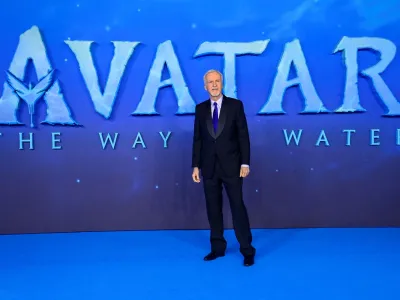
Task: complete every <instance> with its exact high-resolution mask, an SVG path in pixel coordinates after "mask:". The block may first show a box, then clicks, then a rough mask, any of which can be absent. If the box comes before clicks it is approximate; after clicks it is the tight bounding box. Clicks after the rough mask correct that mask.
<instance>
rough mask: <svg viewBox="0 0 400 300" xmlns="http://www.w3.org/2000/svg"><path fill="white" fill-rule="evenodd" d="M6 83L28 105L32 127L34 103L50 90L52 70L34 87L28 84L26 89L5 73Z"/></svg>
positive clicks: (14, 77) (20, 82)
mask: <svg viewBox="0 0 400 300" xmlns="http://www.w3.org/2000/svg"><path fill="white" fill-rule="evenodd" d="M7 83H8V85H9V86H10V88H11V89H12V90H13V91H14V93H15V94H16V95H17V96H18V97H19V98H21V99H22V100H24V101H25V102H26V104H28V109H29V114H30V116H31V127H33V115H34V114H35V103H36V102H37V101H38V100H39V99H40V98H41V97H42V96H43V95H44V94H45V93H46V92H47V91H48V90H49V89H50V87H51V86H52V85H53V83H54V70H51V71H50V72H49V73H48V74H47V75H46V76H44V77H43V78H42V79H41V80H40V81H39V82H38V83H37V84H36V85H35V86H32V84H31V83H29V86H28V87H27V86H26V85H25V84H24V83H23V82H22V81H21V80H19V79H18V78H17V77H16V76H15V75H14V74H12V73H11V72H9V71H7Z"/></svg>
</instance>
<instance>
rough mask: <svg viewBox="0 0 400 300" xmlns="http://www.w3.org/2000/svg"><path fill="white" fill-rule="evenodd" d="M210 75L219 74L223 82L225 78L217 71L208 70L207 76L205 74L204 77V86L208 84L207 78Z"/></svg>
mask: <svg viewBox="0 0 400 300" xmlns="http://www.w3.org/2000/svg"><path fill="white" fill-rule="evenodd" d="M210 73H217V74H219V76H221V82H222V81H223V80H224V76H222V73H221V72H220V71H217V70H208V71H207V72H206V74H204V77H203V80H204V84H207V80H206V78H207V75H208V74H210Z"/></svg>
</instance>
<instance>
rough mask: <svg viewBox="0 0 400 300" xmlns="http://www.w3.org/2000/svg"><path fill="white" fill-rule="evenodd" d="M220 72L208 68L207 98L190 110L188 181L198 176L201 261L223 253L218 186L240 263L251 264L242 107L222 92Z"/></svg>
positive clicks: (246, 148)
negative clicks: (206, 238)
mask: <svg viewBox="0 0 400 300" xmlns="http://www.w3.org/2000/svg"><path fill="white" fill-rule="evenodd" d="M222 80H223V78H222V74H221V73H220V72H218V71H215V70H210V71H208V72H207V73H206V74H205V75H204V88H205V89H206V90H207V92H208V93H209V95H210V99H209V100H207V101H204V102H202V103H200V104H198V105H197V106H196V114H195V121H194V134H193V158H192V167H193V174H192V178H193V181H194V182H196V183H200V170H201V175H202V177H203V181H204V183H203V185H204V193H205V198H206V207H207V216H208V221H209V224H210V229H211V232H210V241H211V252H210V253H209V254H208V255H207V256H206V257H205V258H204V260H206V261H210V260H214V259H216V258H218V257H222V256H224V255H225V250H226V240H225V239H224V222H223V215H222V185H223V186H224V187H225V190H226V193H227V195H228V198H229V204H230V207H231V211H232V220H233V227H234V230H235V235H236V238H237V240H238V242H239V244H240V252H241V253H242V255H243V256H244V265H245V266H251V265H253V264H254V255H255V249H254V248H253V246H252V245H251V242H252V235H251V231H250V224H249V218H248V215H247V210H246V207H245V205H244V203H243V196H242V185H243V178H245V177H247V176H248V175H249V172H250V169H249V168H250V167H249V164H250V139H249V132H248V128H247V120H246V116H245V113H244V108H243V103H242V102H241V101H239V100H237V99H233V98H229V97H226V96H225V95H223V94H222Z"/></svg>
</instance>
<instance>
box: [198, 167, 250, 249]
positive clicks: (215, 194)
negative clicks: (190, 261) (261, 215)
mask: <svg viewBox="0 0 400 300" xmlns="http://www.w3.org/2000/svg"><path fill="white" fill-rule="evenodd" d="M222 186H224V187H225V191H226V193H227V195H228V198H229V204H230V207H231V212H232V221H233V227H234V230H235V235H236V238H237V240H238V242H239V244H240V252H241V253H242V254H243V255H244V256H247V255H254V254H255V249H254V248H253V246H252V245H251V242H252V235H251V230H250V224H249V217H248V214H247V209H246V206H245V205H244V202H243V194H242V186H243V179H242V178H241V177H239V173H238V174H237V176H235V177H227V176H225V175H224V172H223V170H222V169H221V166H220V164H219V163H218V161H217V162H216V163H215V170H214V175H213V177H212V178H206V179H204V193H205V196H206V206H207V217H208V222H209V224H210V229H211V233H210V241H211V251H213V252H216V253H219V254H222V253H225V250H226V240H225V238H224V221H223V215H222Z"/></svg>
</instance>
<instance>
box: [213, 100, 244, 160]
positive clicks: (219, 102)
mask: <svg viewBox="0 0 400 300" xmlns="http://www.w3.org/2000/svg"><path fill="white" fill-rule="evenodd" d="M215 102H217V109H218V118H219V114H220V113H221V106H222V96H221V98H219V99H218V100H217V101H213V100H211V118H212V117H213V114H214V103H215ZM242 167H249V165H242Z"/></svg>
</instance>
